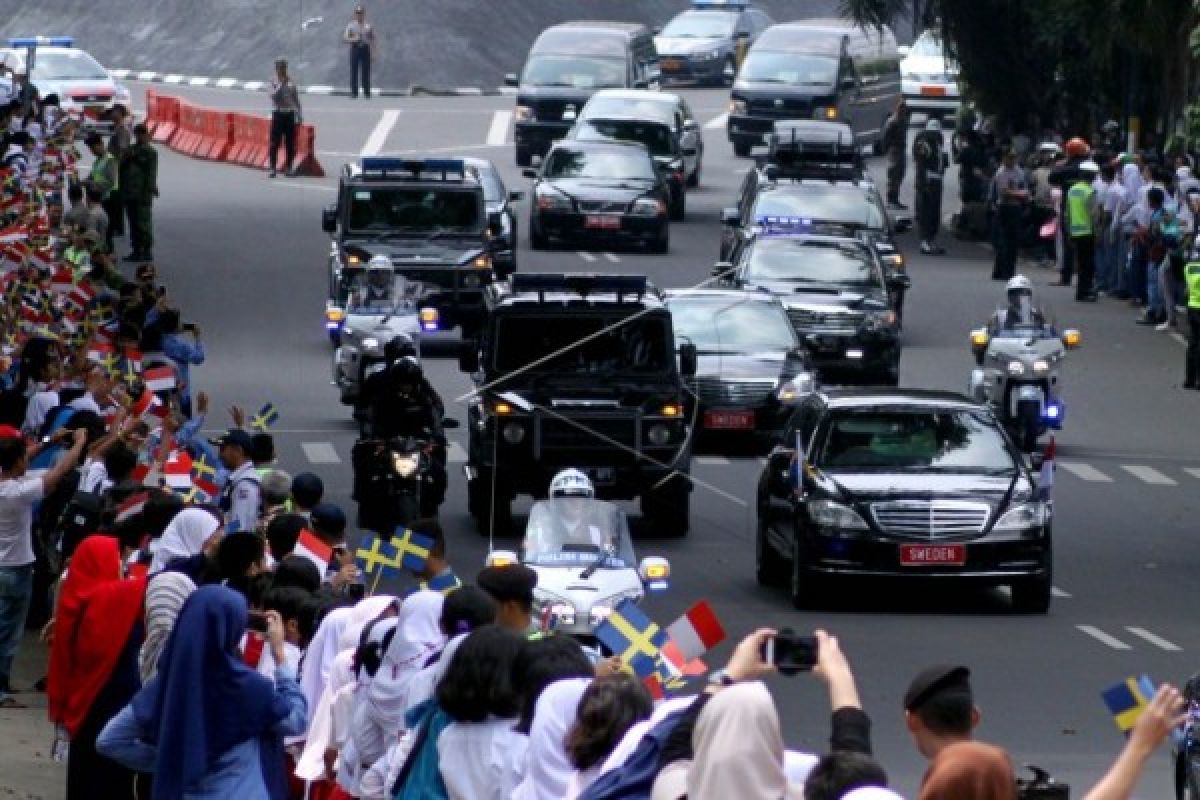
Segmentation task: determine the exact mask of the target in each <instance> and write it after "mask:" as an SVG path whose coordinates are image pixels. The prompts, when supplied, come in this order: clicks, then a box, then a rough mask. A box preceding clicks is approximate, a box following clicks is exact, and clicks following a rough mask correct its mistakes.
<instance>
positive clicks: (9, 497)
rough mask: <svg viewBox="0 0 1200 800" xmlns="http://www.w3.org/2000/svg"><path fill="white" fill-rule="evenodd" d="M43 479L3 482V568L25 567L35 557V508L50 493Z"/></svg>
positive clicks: (0, 556)
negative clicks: (47, 491) (47, 492)
mask: <svg viewBox="0 0 1200 800" xmlns="http://www.w3.org/2000/svg"><path fill="white" fill-rule="evenodd" d="M45 486H46V485H45V483H43V481H42V478H41V476H40V475H39V476H37V477H29V476H27V475H26V476H22V477H20V478H14V479H10V480H4V481H0V567H23V566H25V565H27V564H32V563H33V562H34V558H33V506H34V504H35V503H37V502H38V501H39V500H41V499H42V496H43V495H44V494H45V493H46V488H45Z"/></svg>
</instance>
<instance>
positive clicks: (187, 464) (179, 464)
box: [162, 450, 192, 489]
mask: <svg viewBox="0 0 1200 800" xmlns="http://www.w3.org/2000/svg"><path fill="white" fill-rule="evenodd" d="M162 474H163V480H165V481H166V482H167V486H170V487H171V488H172V489H190V488H192V457H191V456H189V455H188V454H187V453H186V452H185V451H183V450H176V451H174V452H173V453H171V455H169V456H167V460H166V462H164V463H163V468H162Z"/></svg>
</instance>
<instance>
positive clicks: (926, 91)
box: [921, 86, 946, 97]
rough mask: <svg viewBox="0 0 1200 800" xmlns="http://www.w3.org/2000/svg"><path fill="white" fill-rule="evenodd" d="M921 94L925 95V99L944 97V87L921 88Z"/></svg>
mask: <svg viewBox="0 0 1200 800" xmlns="http://www.w3.org/2000/svg"><path fill="white" fill-rule="evenodd" d="M921 94H923V95H925V96H926V97H945V96H946V87H945V86H922V87H921Z"/></svg>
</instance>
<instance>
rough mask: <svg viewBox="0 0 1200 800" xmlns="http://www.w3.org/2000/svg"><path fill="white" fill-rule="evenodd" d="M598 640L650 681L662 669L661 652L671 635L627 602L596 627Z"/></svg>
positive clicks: (635, 606)
mask: <svg viewBox="0 0 1200 800" xmlns="http://www.w3.org/2000/svg"><path fill="white" fill-rule="evenodd" d="M596 638H597V639H599V640H600V641H601V643H602V644H604V646H605V647H607V648H608V649H609V650H611V651H612V652H613V654H614V655H616V656H617V657H618V658H620V659H621V661H623V662H624V663H626V664H628V665H629V666H630V668H631V669H633V671H634V673H635V674H636V675H637V676H638V677H639V678H646V677H649V676H650V675H653V674H654V673H655V672H656V671H657V669H658V653H659V650H660V649H662V646H663V645H664V644H666V642H667V632H666V631H664V630H662V629H661V628H659V627H658V625H656V624H655V623H654V622H653V621H652V620H651V619H650V618H649V617H647V616H646V615H645V614H643V613H642V611H641V609H639V608H638V607H637V605H636V604H635V603H634V602H633V601H632V600H629V599H626V600H623V601H621V603H620V604H619V605H618V606H617V607H616V608H614V609H613V610H612V613H611V614H609V615H608V619H606V620H605V621H604V622H602V623H601V624H600V625H599V626H598V627H597V628H596Z"/></svg>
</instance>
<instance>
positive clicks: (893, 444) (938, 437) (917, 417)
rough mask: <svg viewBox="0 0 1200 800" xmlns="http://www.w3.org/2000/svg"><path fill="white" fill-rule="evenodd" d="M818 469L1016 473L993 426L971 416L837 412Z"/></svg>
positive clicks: (928, 412) (961, 413) (965, 413)
mask: <svg viewBox="0 0 1200 800" xmlns="http://www.w3.org/2000/svg"><path fill="white" fill-rule="evenodd" d="M813 463H814V464H815V465H816V466H818V467H820V468H822V469H825V470H829V471H838V470H844V471H847V472H854V471H861V470H886V471H893V470H933V471H939V470H940V471H945V472H1013V471H1014V470H1015V469H1016V467H1015V465H1014V463H1013V458H1012V455H1011V454H1010V453H1009V450H1008V448H1007V446H1006V445H1005V442H1004V436H1003V435H1002V434H1001V433H1000V431H999V430H998V429H997V427H996V426H995V424H994V423H992V422H991V421H989V420H987V419H985V418H984V417H983V416H982V415H981V414H978V413H974V412H970V411H954V410H931V409H918V410H907V409H903V410H901V409H894V410H893V409H880V410H876V409H871V410H845V411H834V412H833V413H832V415H831V418H830V419H829V422H828V423H827V426H826V431H825V434H824V441H823V443H822V445H821V447H820V452H818V453H817V454H816V457H815V459H814V461H813Z"/></svg>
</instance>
